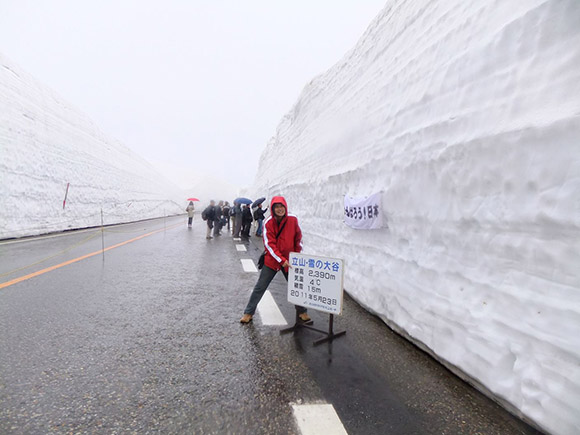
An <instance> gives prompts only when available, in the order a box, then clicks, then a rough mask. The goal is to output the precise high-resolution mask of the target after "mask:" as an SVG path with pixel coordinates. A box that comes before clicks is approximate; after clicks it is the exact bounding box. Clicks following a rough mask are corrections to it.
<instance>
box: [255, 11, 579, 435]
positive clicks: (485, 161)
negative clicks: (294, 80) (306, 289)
mask: <svg viewBox="0 0 580 435" xmlns="http://www.w3.org/2000/svg"><path fill="white" fill-rule="evenodd" d="M579 23H580V2H578V1H577V0H555V1H546V0H528V1H522V2H506V1H500V0H497V1H493V0H484V1H482V0H470V1H466V0H417V1H408V0H393V1H389V2H388V3H387V5H386V7H385V8H384V9H383V11H382V12H381V13H380V14H379V15H378V16H377V18H375V20H374V21H373V22H372V23H371V25H370V27H369V28H368V29H367V31H366V32H365V33H364V35H363V36H362V38H361V39H360V40H359V42H358V43H357V45H356V46H355V47H354V49H352V50H351V51H350V52H349V53H347V54H346V55H345V57H344V58H343V59H342V60H340V61H339V62H338V63H337V64H336V65H334V66H333V67H332V68H331V69H330V70H328V71H327V72H326V73H324V74H322V75H321V76H319V77H316V78H315V79H313V80H312V81H311V82H310V83H309V84H308V85H307V86H306V87H305V89H304V91H303V92H302V94H301V95H300V97H299V99H298V101H297V102H296V104H295V105H294V107H293V108H292V109H291V110H290V112H289V113H288V114H287V115H286V116H285V117H284V118H283V119H282V120H281V122H280V124H279V126H278V129H277V132H276V135H275V136H274V137H273V138H272V139H271V141H270V142H269V143H268V145H267V147H266V149H265V151H264V152H263V154H262V156H261V159H260V166H259V170H258V176H257V178H256V180H255V183H254V185H253V187H252V189H251V193H252V194H253V195H254V196H258V195H262V194H267V195H269V196H270V197H271V196H272V195H274V194H283V195H285V196H286V197H287V198H288V200H289V207H290V210H291V211H293V212H295V213H296V214H297V215H298V218H299V219H300V222H301V225H302V228H303V230H304V242H305V249H306V252H310V253H313V254H320V255H328V256H337V257H342V258H344V259H345V260H346V275H345V289H346V290H347V291H348V293H349V294H350V295H352V296H353V297H354V298H355V299H356V300H357V301H359V302H360V303H361V304H362V305H364V306H365V307H367V308H368V309H369V310H370V311H372V312H374V313H376V314H377V315H378V316H380V317H381V318H382V319H383V320H384V321H385V322H386V323H387V324H389V325H390V326H391V327H393V328H394V329H396V330H398V331H400V332H401V333H403V334H404V335H406V336H408V337H409V338H411V339H412V340H413V341H414V342H415V343H417V344H418V345H419V346H421V347H423V348H425V349H427V350H428V351H429V352H431V353H432V354H433V355H435V356H436V357H437V358H438V359H440V360H442V361H444V362H445V363H446V364H447V365H448V366H449V367H450V368H452V370H455V371H456V372H457V373H458V374H460V375H461V376H464V377H466V378H468V379H469V380H470V382H472V383H473V384H474V385H476V386H477V387H478V388H480V389H482V390H483V391H484V392H485V393H486V394H489V395H491V396H492V397H494V398H495V399H496V400H498V401H500V402H501V403H503V404H504V406H506V407H507V408H508V409H510V410H511V411H512V412H514V413H516V414H518V415H520V416H522V417H524V418H526V419H527V420H528V421H533V422H535V423H536V424H537V425H539V426H540V427H542V428H544V429H545V430H547V431H550V432H553V433H556V434H578V433H580V143H579V141H580V24H579ZM380 191H382V192H383V194H382V202H383V208H384V209H385V210H386V212H385V218H386V221H387V223H388V228H384V229H382V230H375V231H357V230H353V229H350V228H348V227H346V226H345V224H344V223H343V197H344V195H345V194H349V195H351V196H366V195H370V194H372V193H375V192H380ZM345 315H347V316H348V315H349V314H348V312H347V313H345Z"/></svg>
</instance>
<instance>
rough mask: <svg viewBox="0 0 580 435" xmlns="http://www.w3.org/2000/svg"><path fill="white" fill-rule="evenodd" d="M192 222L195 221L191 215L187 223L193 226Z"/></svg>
mask: <svg viewBox="0 0 580 435" xmlns="http://www.w3.org/2000/svg"><path fill="white" fill-rule="evenodd" d="M192 222H193V217H190V218H188V219H187V225H189V226H191V223H192Z"/></svg>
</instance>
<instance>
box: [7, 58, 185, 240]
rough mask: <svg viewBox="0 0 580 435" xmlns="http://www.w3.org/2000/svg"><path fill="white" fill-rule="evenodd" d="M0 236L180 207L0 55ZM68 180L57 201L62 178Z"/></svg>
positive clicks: (166, 187)
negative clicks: (64, 202) (66, 195)
mask: <svg viewBox="0 0 580 435" xmlns="http://www.w3.org/2000/svg"><path fill="white" fill-rule="evenodd" d="M0 154H1V158H0V184H1V186H2V187H1V193H2V194H1V195H0V239H2V238H8V237H20V236H28V235H34V234H41V233H46V232H52V231H60V230H66V229H71V228H82V227H88V226H95V225H100V224H101V208H102V210H103V217H104V223H105V224H112V223H118V222H128V221H133V220H140V219H146V218H152V217H159V216H163V215H164V214H175V213H180V212H183V211H184V209H185V207H186V205H187V203H186V202H184V199H185V198H184V197H183V194H182V193H181V192H180V191H179V190H178V189H177V188H176V187H175V186H173V185H172V184H171V183H170V182H169V181H167V180H166V179H164V178H163V177H162V176H161V175H159V174H158V173H156V172H155V170H154V169H153V167H152V166H151V165H150V164H149V163H148V162H146V161H145V160H143V159H142V158H140V157H139V156H138V155H136V154H135V153H133V152H131V151H130V150H129V149H128V148H126V147H125V146H123V145H122V144H120V143H118V142H116V141H114V140H111V139H110V138H107V137H106V136H105V135H104V134H103V133H102V132H101V131H100V130H99V129H98V128H97V127H96V126H95V125H94V124H93V122H91V120H90V119H88V118H87V117H86V116H85V115H83V114H82V113H80V112H79V111H78V110H76V109H75V108H73V107H71V106H70V105H69V104H67V103H66V102H64V101H63V100H62V99H60V98H59V97H58V96H57V95H56V94H55V93H54V92H52V91H51V90H50V89H48V88H46V87H45V86H43V85H41V84H40V83H38V82H37V81H36V80H34V79H33V78H32V77H31V76H30V75H28V74H27V73H25V72H24V71H22V70H21V69H20V68H18V67H17V66H16V65H14V64H13V63H12V62H10V61H9V60H8V59H6V58H5V57H3V56H2V55H0ZM68 183H70V187H69V191H68V198H67V201H66V206H65V208H64V209H63V201H64V198H65V193H66V188H67V184H68Z"/></svg>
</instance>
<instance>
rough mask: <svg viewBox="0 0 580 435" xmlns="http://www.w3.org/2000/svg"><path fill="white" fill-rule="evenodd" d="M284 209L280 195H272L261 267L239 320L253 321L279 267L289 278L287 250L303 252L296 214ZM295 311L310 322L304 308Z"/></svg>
mask: <svg viewBox="0 0 580 435" xmlns="http://www.w3.org/2000/svg"><path fill="white" fill-rule="evenodd" d="M287 209H288V206H287V205H286V200H285V199H284V197H283V196H275V197H274V198H272V203H271V204H270V210H271V216H270V217H269V218H268V219H266V222H265V224H264V247H265V248H266V251H265V257H264V266H263V267H262V270H261V272H260V277H259V278H258V282H257V283H256V285H255V286H254V290H253V291H252V295H251V296H250V300H249V302H248V305H247V306H246V309H245V310H244V315H243V316H242V318H241V319H240V322H241V323H250V322H251V321H252V317H253V316H254V313H255V312H256V308H257V306H258V302H260V299H262V296H263V295H264V292H265V291H266V289H267V288H268V286H269V285H270V282H272V279H274V276H276V273H278V271H279V270H282V273H283V274H284V278H286V280H288V268H289V267H290V263H288V257H289V256H290V252H300V251H302V231H301V230H300V226H299V225H298V219H297V218H296V216H294V215H291V214H288V213H287V212H286V210H287ZM296 311H297V313H298V317H299V319H300V320H301V321H302V322H305V323H306V322H310V321H311V320H310V316H309V315H308V313H307V312H306V308H304V307H301V306H298V305H296Z"/></svg>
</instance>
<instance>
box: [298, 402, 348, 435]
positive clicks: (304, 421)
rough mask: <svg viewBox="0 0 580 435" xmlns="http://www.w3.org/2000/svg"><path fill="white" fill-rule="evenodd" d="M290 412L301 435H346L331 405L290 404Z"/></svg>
mask: <svg viewBox="0 0 580 435" xmlns="http://www.w3.org/2000/svg"><path fill="white" fill-rule="evenodd" d="M292 410H293V411H294V418H295V419H296V423H298V427H299V428H300V433H302V435H319V434H325V435H348V433H347V432H346V430H345V429H344V426H343V425H342V422H341V421H340V418H339V417H338V414H337V413H336V411H335V409H334V406H332V405H329V404H320V405H296V404H292Z"/></svg>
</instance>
